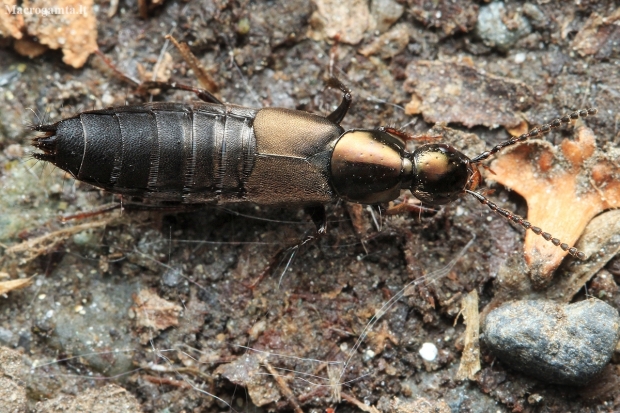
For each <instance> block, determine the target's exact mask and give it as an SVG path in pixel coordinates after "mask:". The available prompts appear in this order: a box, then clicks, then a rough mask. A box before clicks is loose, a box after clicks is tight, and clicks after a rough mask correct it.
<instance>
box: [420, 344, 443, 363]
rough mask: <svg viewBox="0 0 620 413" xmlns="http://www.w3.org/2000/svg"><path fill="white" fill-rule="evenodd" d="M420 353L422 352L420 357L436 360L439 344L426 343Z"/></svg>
mask: <svg viewBox="0 0 620 413" xmlns="http://www.w3.org/2000/svg"><path fill="white" fill-rule="evenodd" d="M418 353H420V357H422V358H423V359H424V360H426V361H434V360H435V359H436V358H437V354H439V351H438V350H437V346H436V345H434V344H433V343H424V344H422V347H421V348H420V351H419V352H418Z"/></svg>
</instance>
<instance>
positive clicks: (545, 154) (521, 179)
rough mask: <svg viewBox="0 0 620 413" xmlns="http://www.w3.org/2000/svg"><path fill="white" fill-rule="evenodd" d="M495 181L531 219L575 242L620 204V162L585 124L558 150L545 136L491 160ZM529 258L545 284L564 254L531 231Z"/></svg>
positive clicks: (534, 277) (537, 281)
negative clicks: (598, 143)
mask: <svg viewBox="0 0 620 413" xmlns="http://www.w3.org/2000/svg"><path fill="white" fill-rule="evenodd" d="M491 169H492V170H493V171H494V172H495V175H489V176H488V177H487V178H488V180H491V181H492V180H494V181H496V182H498V183H500V184H502V185H504V186H506V187H508V188H510V189H511V190H513V191H515V192H517V193H518V194H520V195H521V196H522V197H523V198H525V200H526V201H527V205H528V213H527V219H528V221H530V222H531V223H532V225H534V226H537V227H540V228H542V229H543V231H546V232H549V233H551V234H552V235H553V236H554V237H557V238H559V239H560V240H561V241H562V242H565V243H567V244H569V245H574V244H575V242H576V241H577V240H578V239H579V237H580V236H581V234H582V233H583V231H584V229H585V227H586V225H587V224H588V223H589V222H590V220H591V219H592V218H594V217H595V216H596V215H598V214H599V213H601V212H602V211H604V210H606V209H611V208H618V207H620V166H619V164H618V162H617V159H616V160H615V159H612V156H609V155H606V154H604V153H602V152H601V151H599V150H597V148H596V142H595V137H594V133H593V132H592V130H591V129H589V128H587V127H585V126H581V127H579V128H577V130H576V139H575V140H574V141H573V140H568V139H565V140H564V141H563V142H562V143H561V145H560V148H556V147H554V146H553V145H551V143H549V142H547V141H542V140H532V141H528V142H525V143H523V144H521V145H517V146H515V147H513V148H512V149H508V150H506V151H505V152H503V153H502V154H500V155H499V156H498V157H497V158H496V159H495V160H494V161H493V162H492V163H491ZM524 250H525V260H526V263H527V265H528V267H529V269H530V275H531V278H532V281H533V282H534V283H535V284H536V285H538V286H539V287H540V286H543V285H546V284H547V283H548V281H549V280H550V279H551V277H552V274H553V272H554V271H555V269H556V268H557V267H558V266H559V265H560V263H561V262H562V259H563V258H564V256H566V254H567V253H566V252H565V251H563V250H562V249H560V248H558V247H556V246H554V245H553V244H552V243H550V242H548V241H545V240H544V239H543V238H542V237H540V236H538V235H536V234H534V233H532V232H531V231H528V232H527V233H526V235H525V246H524Z"/></svg>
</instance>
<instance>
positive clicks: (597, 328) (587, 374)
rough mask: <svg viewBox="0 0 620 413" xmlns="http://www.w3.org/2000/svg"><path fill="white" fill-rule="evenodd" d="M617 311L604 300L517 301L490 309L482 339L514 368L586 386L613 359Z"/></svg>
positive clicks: (551, 380)
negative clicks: (572, 301)
mask: <svg viewBox="0 0 620 413" xmlns="http://www.w3.org/2000/svg"><path fill="white" fill-rule="evenodd" d="M619 327H620V317H618V311H617V310H616V309H615V308H613V307H611V306H610V305H608V304H606V303H604V302H603V301H600V300H596V299H590V300H586V301H580V302H578V303H574V304H558V303H555V302H552V301H545V300H531V301H530V300H524V301H514V302H511V303H508V304H505V305H503V306H501V307H499V308H496V309H495V310H493V311H491V312H490V313H489V314H488V315H487V317H486V320H485V323H484V326H483V330H482V331H483V336H481V339H482V341H483V343H484V344H486V346H487V347H488V348H489V350H490V351H491V352H492V353H493V354H494V355H495V356H497V358H499V359H500V360H501V361H503V362H504V363H506V365H508V366H509V367H511V368H513V369H515V370H518V371H520V372H522V373H524V374H527V375H529V376H532V377H535V378H537V379H539V380H541V381H545V382H548V383H556V384H566V385H573V386H583V385H585V384H587V383H588V382H589V381H591V380H592V379H593V378H594V377H596V375H597V374H599V373H600V372H601V371H602V370H603V368H604V367H605V366H606V365H607V363H609V360H610V359H611V356H612V354H613V352H614V349H615V348H616V344H617V343H618V339H619V338H620V335H619Z"/></svg>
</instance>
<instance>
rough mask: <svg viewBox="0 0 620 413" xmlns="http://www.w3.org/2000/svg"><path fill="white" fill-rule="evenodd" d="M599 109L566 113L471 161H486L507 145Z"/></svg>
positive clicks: (545, 132)
mask: <svg viewBox="0 0 620 413" xmlns="http://www.w3.org/2000/svg"><path fill="white" fill-rule="evenodd" d="M597 111H598V110H597V109H595V108H588V109H581V110H578V111H576V112H573V113H571V114H568V115H564V116H562V117H560V118H556V119H554V120H552V121H551V122H549V123H545V124H544V125H542V126H540V127H538V128H534V129H532V130H531V131H529V132H527V133H524V134H523V135H520V136H516V137H514V138H512V139H508V140H507V141H505V142H502V143H500V144H498V145H496V146H494V147H493V148H492V149H490V150H488V151H484V152H482V153H481V154H480V155H478V156H476V157H475V158H473V159H472V160H471V163H472V164H474V163H480V162H482V161H484V160H485V159H488V158H489V157H490V156H493V155H495V154H496V153H497V152H499V151H501V150H502V149H504V148H505V147H507V146H511V145H514V144H516V143H519V142H523V141H526V140H528V139H532V138H538V137H540V136H542V135H545V134H547V133H549V132H550V131H551V130H552V129H557V128H559V127H560V126H562V125H563V124H569V123H570V122H571V120H575V119H579V118H585V117H588V116H592V115H595V114H596V112H597Z"/></svg>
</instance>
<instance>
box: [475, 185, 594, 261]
mask: <svg viewBox="0 0 620 413" xmlns="http://www.w3.org/2000/svg"><path fill="white" fill-rule="evenodd" d="M465 192H467V193H468V194H470V195H472V196H473V197H474V198H476V199H477V200H478V201H480V203H481V204H482V205H486V206H487V207H489V209H490V210H491V211H493V212H495V213H496V214H498V215H501V216H502V217H504V218H506V219H507V220H509V221H512V222H514V223H515V224H517V225H520V226H521V227H523V228H525V229H526V230H528V229H529V230H531V231H532V232H533V233H534V234H536V235H540V236H541V237H543V238H544V239H545V240H547V241H549V242H551V243H552V244H553V245H555V246H556V247H560V248H562V249H563V250H564V251H566V252H568V253H569V254H570V255H572V256H573V257H575V258H578V259H580V260H585V259H586V254H585V253H584V252H583V251H579V250H578V249H577V248H575V247H570V246H569V245H568V244H566V243H564V242H562V241H560V240H559V239H558V238H554V237H553V235H551V234H549V233H548V232H543V230H542V229H540V228H538V227H535V226H532V224H531V223H530V222H529V221H527V220H525V219H523V218H521V217H520V216H519V215H517V214H515V213H513V212H510V211H508V210H507V209H504V208H500V207H498V206H497V204H495V203H494V202H491V201H490V200H489V199H488V198H487V197H485V196H484V195H482V194H479V193H478V192H474V191H470V190H469V189H466V190H465Z"/></svg>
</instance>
